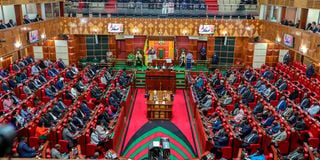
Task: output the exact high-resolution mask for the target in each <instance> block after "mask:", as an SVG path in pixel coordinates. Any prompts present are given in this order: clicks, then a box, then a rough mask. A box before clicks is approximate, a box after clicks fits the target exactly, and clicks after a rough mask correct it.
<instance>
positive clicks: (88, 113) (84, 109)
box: [80, 100, 91, 117]
mask: <svg viewBox="0 0 320 160" xmlns="http://www.w3.org/2000/svg"><path fill="white" fill-rule="evenodd" d="M80 109H81V111H82V112H83V113H84V114H86V116H88V117H90V116H91V109H90V108H89V107H88V104H87V101H86V100H83V101H82V103H81V104H80Z"/></svg>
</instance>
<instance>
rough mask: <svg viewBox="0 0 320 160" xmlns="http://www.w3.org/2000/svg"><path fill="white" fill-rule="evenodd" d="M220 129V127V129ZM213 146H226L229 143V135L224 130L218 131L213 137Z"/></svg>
mask: <svg viewBox="0 0 320 160" xmlns="http://www.w3.org/2000/svg"><path fill="white" fill-rule="evenodd" d="M221 130H222V129H221ZM213 141H214V147H215V148H222V147H224V146H227V145H228V143H229V136H228V134H227V133H226V132H224V131H223V132H220V133H219V134H217V135H215V136H214V137H213Z"/></svg>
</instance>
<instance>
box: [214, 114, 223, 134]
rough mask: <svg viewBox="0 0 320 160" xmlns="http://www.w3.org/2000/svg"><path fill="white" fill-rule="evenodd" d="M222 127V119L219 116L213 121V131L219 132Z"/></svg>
mask: <svg viewBox="0 0 320 160" xmlns="http://www.w3.org/2000/svg"><path fill="white" fill-rule="evenodd" d="M221 128H222V121H221V119H220V118H219V117H217V118H216V119H214V120H213V121H212V131H213V132H217V131H218V130H220V129H221Z"/></svg>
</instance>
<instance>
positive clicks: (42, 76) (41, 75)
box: [39, 73, 48, 84]
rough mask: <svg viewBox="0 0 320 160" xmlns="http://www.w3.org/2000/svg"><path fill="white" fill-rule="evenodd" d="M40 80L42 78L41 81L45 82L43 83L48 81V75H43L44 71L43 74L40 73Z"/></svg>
mask: <svg viewBox="0 0 320 160" xmlns="http://www.w3.org/2000/svg"><path fill="white" fill-rule="evenodd" d="M39 80H40V82H41V83H43V84H44V83H47V82H48V81H47V79H46V77H45V76H44V75H43V73H41V74H40V75H39Z"/></svg>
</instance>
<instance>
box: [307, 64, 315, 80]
mask: <svg viewBox="0 0 320 160" xmlns="http://www.w3.org/2000/svg"><path fill="white" fill-rule="evenodd" d="M314 74H315V71H314V67H313V64H309V65H308V67H307V69H306V76H307V78H309V79H310V78H311V77H312V76H313V75H314Z"/></svg>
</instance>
